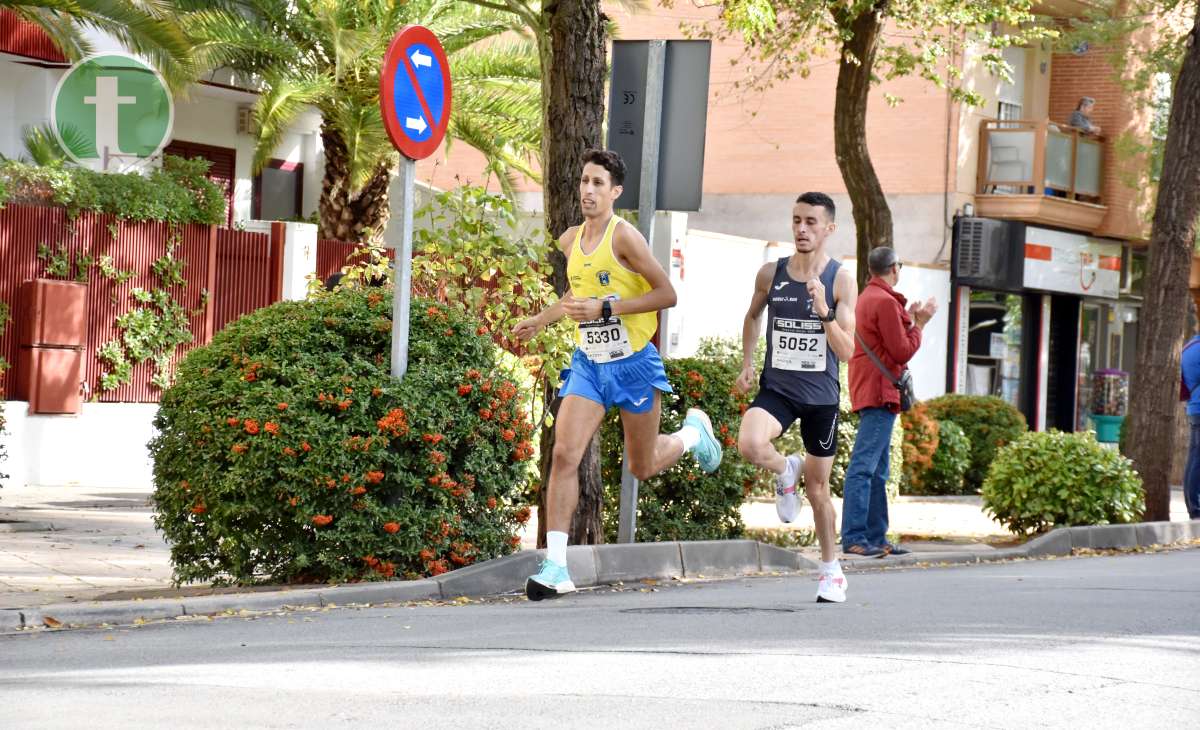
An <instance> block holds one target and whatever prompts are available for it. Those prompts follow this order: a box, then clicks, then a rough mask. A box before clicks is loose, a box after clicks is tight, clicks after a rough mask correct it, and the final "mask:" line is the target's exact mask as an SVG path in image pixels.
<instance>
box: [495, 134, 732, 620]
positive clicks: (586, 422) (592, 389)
mask: <svg viewBox="0 0 1200 730" xmlns="http://www.w3.org/2000/svg"><path fill="white" fill-rule="evenodd" d="M624 182H625V163H624V162H622V161H621V158H620V156H619V155H617V153H615V152H610V151H607V150H589V151H588V152H586V153H585V154H584V158H583V173H582V174H581V175H580V179H579V199H580V203H581V205H582V207H583V218H584V222H583V224H582V225H579V226H574V227H572V228H570V229H568V230H567V231H566V232H564V233H563V234H562V236H560V237H559V239H558V243H559V246H560V247H561V248H562V251H563V253H564V254H565V255H566V257H567V277H568V279H569V281H570V284H571V290H570V291H568V292H567V293H566V294H564V295H563V297H562V299H560V300H558V301H557V302H555V303H554V304H553V305H551V306H549V307H547V308H546V309H545V310H543V311H542V312H541V313H539V314H538V315H537V316H535V317H531V318H529V319H527V320H525V321H524V322H521V323H520V324H518V325H517V327H516V329H515V330H514V333H515V334H516V336H517V337H518V338H520V339H522V340H528V339H529V338H531V337H533V336H534V335H535V334H537V332H538V331H539V330H540V329H542V328H543V327H545V326H546V325H549V324H551V323H553V322H557V321H558V320H559V319H561V318H562V317H563V316H564V315H566V316H568V317H570V318H571V319H573V320H575V321H576V322H577V323H578V326H577V328H576V336H575V342H576V349H575V354H574V356H573V357H572V358H571V368H570V370H568V371H567V375H566V379H565V381H564V382H563V386H562V389H561V390H560V391H559V395H560V396H562V399H563V401H562V405H561V406H560V408H559V410H558V418H557V420H556V421H555V424H554V460H553V462H552V465H551V467H550V479H549V482H548V483H547V488H546V494H547V497H546V500H547V504H546V512H547V524H546V548H547V549H546V559H545V560H544V561H543V562H542V566H541V570H540V572H539V573H538V574H537V575H534V576H531V577H530V578H529V580H528V581H527V582H526V585H525V593H526V595H528V596H529V598H530V599H531V600H534V601H540V600H542V599H543V598H556V597H558V596H561V595H564V594H566V593H571V592H572V591H574V590H575V584H574V583H573V582H572V581H571V577H570V575H569V574H568V573H567V530H568V529H570V527H571V519H572V517H573V516H574V515H575V507H576V505H577V504H578V502H579V476H578V472H579V462H580V460H581V459H582V458H583V452H584V449H586V448H587V445H588V442H589V441H591V439H592V434H594V433H595V432H596V429H597V428H599V426H600V422H601V421H602V420H603V419H604V414H605V412H606V411H607V410H608V409H609V408H611V407H612V406H617V407H619V408H620V409H621V425H622V426H623V427H624V430H625V455H626V456H627V457H628V461H629V470H630V471H631V472H633V475H634V476H635V477H637V478H638V479H649V478H650V477H652V476H654V475H655V474H658V473H659V472H662V471H663V470H665V469H667V468H669V467H671V466H673V465H674V464H675V462H677V461H679V458H680V457H681V456H683V454H684V452H687V451H691V452H693V453H694V454H695V456H696V459H697V460H698V461H699V464H700V468H701V469H703V470H704V471H707V472H712V471H715V470H716V468H717V467H718V466H720V464H721V446H720V444H719V443H717V440H716V437H715V436H713V432H712V424H711V423H710V422H709V419H708V416H706V415H705V414H704V412H703V411H700V410H699V409H694V408H693V409H691V410H689V411H688V415H687V418H686V419H685V420H684V422H683V423H684V425H683V428H682V429H680V430H679V431H678V432H677V433H674V434H671V435H669V436H668V435H666V434H660V433H659V432H658V427H659V420H660V417H661V406H662V398H661V393H670V392H671V385H670V383H669V382H667V375H666V372H665V371H664V370H663V364H662V360H661V359H660V358H659V356H658V350H657V349H655V347H654V344H653V343H652V342H650V338H651V337H653V336H654V332H655V330H656V329H657V327H658V312H659V310H662V309H666V308H668V307H672V306H674V305H675V289H674V287H672V286H671V281H670V279H669V278H668V277H667V272H665V271H663V268H662V266H660V265H659V264H658V262H657V261H655V260H654V257H653V256H652V255H651V253H650V248H649V247H648V246H647V245H646V239H645V238H644V237H643V236H642V234H641V233H639V232H638V230H637V229H636V228H634V227H633V226H631V225H629V223H627V222H625V221H623V220H621V219H620V218H619V217H617V216H616V215H614V214H613V204H614V203H616V201H617V198H619V197H620V196H621V190H622V188H621V185H622V184H623V183H624Z"/></svg>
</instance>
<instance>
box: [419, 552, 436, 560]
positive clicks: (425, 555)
mask: <svg viewBox="0 0 1200 730" xmlns="http://www.w3.org/2000/svg"><path fill="white" fill-rule="evenodd" d="M420 558H421V562H423V563H428V562H429V561H430V560H433V551H432V550H422V551H421V552H420Z"/></svg>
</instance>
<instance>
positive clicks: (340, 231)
mask: <svg viewBox="0 0 1200 730" xmlns="http://www.w3.org/2000/svg"><path fill="white" fill-rule="evenodd" d="M321 141H322V143H323V144H324V147H325V177H324V179H323V180H322V182H321V202H320V206H319V213H320V217H319V220H320V236H321V238H333V239H336V240H338V241H356V242H360V243H368V242H378V241H380V240H382V239H383V229H384V228H386V227H387V222H388V219H389V218H390V217H391V212H392V211H391V205H390V202H389V199H388V193H389V190H390V189H391V184H392V166H391V164H390V163H381V164H380V165H379V167H378V168H376V170H375V173H374V174H373V175H372V176H371V179H370V180H368V181H367V184H366V185H364V186H363V188H362V190H359V191H358V192H354V191H352V190H351V189H350V158H349V152H348V150H347V149H346V143H345V141H344V140H343V139H342V135H341V134H340V133H339V132H338V131H337V130H336V129H333V128H332V127H330V126H328V125H323V126H322V127H321Z"/></svg>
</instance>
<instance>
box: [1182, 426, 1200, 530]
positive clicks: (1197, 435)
mask: <svg viewBox="0 0 1200 730" xmlns="http://www.w3.org/2000/svg"><path fill="white" fill-rule="evenodd" d="M1188 421H1190V422H1191V424H1192V439H1191V446H1189V448H1188V461H1187V468H1186V469H1184V470H1183V501H1184V502H1185V503H1187V511H1188V517H1189V518H1191V519H1193V520H1200V416H1188Z"/></svg>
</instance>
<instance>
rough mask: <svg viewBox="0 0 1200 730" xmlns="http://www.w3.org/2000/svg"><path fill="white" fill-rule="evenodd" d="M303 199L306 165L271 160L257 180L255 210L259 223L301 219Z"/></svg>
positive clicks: (255, 185)
mask: <svg viewBox="0 0 1200 730" xmlns="http://www.w3.org/2000/svg"><path fill="white" fill-rule="evenodd" d="M303 196H304V165H303V164H301V163H299V162H285V161H284V160H271V161H269V162H268V163H267V165H266V167H264V168H263V169H262V172H260V173H259V174H258V175H256V176H255V177H254V210H253V211H252V213H251V215H252V216H253V218H254V219H255V220H260V221H290V220H297V219H299V218H300V217H301V211H300V208H301V206H302V205H303V202H302V201H303Z"/></svg>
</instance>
